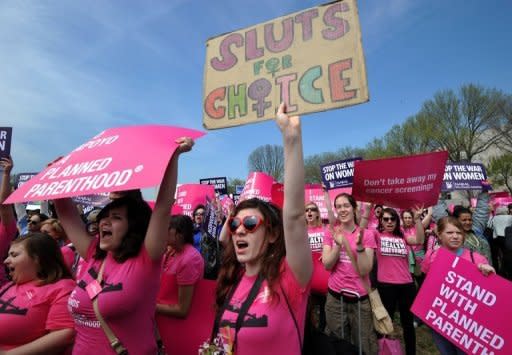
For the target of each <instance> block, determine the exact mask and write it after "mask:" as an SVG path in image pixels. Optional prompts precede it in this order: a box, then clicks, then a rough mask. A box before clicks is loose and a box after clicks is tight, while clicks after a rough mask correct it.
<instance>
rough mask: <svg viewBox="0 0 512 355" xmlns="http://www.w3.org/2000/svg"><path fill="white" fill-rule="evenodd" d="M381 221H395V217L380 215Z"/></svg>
mask: <svg viewBox="0 0 512 355" xmlns="http://www.w3.org/2000/svg"><path fill="white" fill-rule="evenodd" d="M382 221H383V222H395V221H396V218H395V217H382Z"/></svg>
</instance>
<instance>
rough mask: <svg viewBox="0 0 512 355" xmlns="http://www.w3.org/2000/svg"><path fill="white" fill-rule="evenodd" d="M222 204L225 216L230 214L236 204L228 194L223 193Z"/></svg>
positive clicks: (220, 198)
mask: <svg viewBox="0 0 512 355" xmlns="http://www.w3.org/2000/svg"><path fill="white" fill-rule="evenodd" d="M219 200H220V205H221V206H222V213H224V216H229V214H230V212H231V210H232V209H233V207H234V206H235V203H234V202H233V200H232V199H231V198H230V197H229V196H228V195H223V196H221V197H219Z"/></svg>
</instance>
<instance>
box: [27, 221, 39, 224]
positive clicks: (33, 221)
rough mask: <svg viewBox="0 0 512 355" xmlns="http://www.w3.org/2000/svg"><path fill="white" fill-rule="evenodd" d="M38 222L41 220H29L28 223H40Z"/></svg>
mask: <svg viewBox="0 0 512 355" xmlns="http://www.w3.org/2000/svg"><path fill="white" fill-rule="evenodd" d="M38 223H39V221H33V220H29V221H28V224H38Z"/></svg>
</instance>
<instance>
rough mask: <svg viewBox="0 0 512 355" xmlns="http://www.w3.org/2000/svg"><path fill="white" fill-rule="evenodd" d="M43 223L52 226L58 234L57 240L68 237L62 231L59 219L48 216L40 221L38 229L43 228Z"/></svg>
mask: <svg viewBox="0 0 512 355" xmlns="http://www.w3.org/2000/svg"><path fill="white" fill-rule="evenodd" d="M45 225H49V226H50V227H52V228H53V229H54V230H55V232H56V233H57V235H58V236H59V240H67V239H68V236H67V235H66V232H65V231H64V228H62V225H61V224H60V221H59V220H58V219H56V218H48V219H47V220H45V221H43V222H42V223H41V227H40V228H39V230H41V228H43V226H45Z"/></svg>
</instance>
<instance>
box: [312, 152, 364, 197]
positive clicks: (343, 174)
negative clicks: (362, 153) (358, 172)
mask: <svg viewBox="0 0 512 355" xmlns="http://www.w3.org/2000/svg"><path fill="white" fill-rule="evenodd" d="M357 160H362V158H351V159H346V160H337V161H334V162H331V163H327V164H325V165H320V173H321V174H322V181H323V183H324V186H325V187H326V188H327V190H332V189H336V188H338V187H349V186H352V181H353V178H354V163H355V162H356V161H357Z"/></svg>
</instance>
